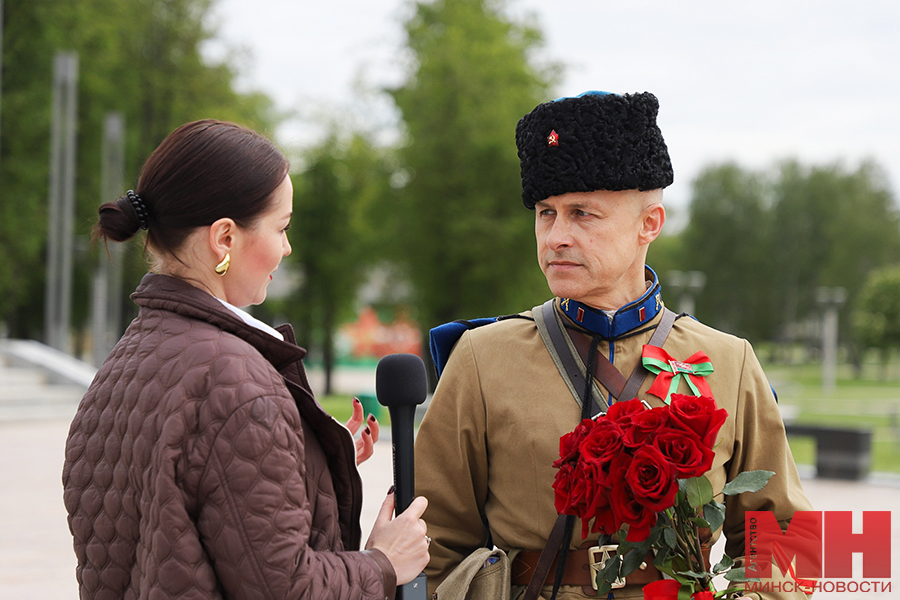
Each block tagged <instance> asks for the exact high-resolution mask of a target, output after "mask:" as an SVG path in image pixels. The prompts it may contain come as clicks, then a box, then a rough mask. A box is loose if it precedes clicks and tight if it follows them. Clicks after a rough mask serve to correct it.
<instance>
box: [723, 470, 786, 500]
mask: <svg viewBox="0 0 900 600" xmlns="http://www.w3.org/2000/svg"><path fill="white" fill-rule="evenodd" d="M774 474H775V473H774V472H773V471H744V472H743V473H738V476H737V477H735V478H734V479H732V480H731V481H729V482H728V483H726V484H725V487H723V488H722V493H723V494H725V495H726V496H735V495H737V494H743V493H744V492H758V491H759V490H761V489H763V487H765V485H766V484H767V483H769V479H770V478H771V477H772V475H774Z"/></svg>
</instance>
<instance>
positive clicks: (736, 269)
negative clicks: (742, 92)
mask: <svg viewBox="0 0 900 600" xmlns="http://www.w3.org/2000/svg"><path fill="white" fill-rule="evenodd" d="M768 230H769V218H768V215H767V211H766V185H765V181H764V180H763V178H762V177H761V176H760V175H758V174H755V173H752V172H748V171H744V170H743V169H741V168H740V167H738V166H737V165H736V164H733V163H729V164H724V165H718V166H712V167H708V168H706V169H705V170H704V171H703V172H701V174H700V175H699V176H698V177H697V179H696V180H695V181H694V183H693V195H692V199H691V205H690V221H689V223H688V225H687V227H686V228H685V230H684V232H683V233H682V248H683V254H682V261H681V264H682V266H681V269H682V270H697V271H702V272H703V273H705V274H706V278H707V279H706V286H705V287H704V290H703V293H702V294H701V295H700V297H699V298H698V299H697V309H696V310H697V316H698V318H700V320H702V321H704V322H707V323H709V324H710V325H713V326H714V327H718V328H720V329H723V330H725V331H729V332H731V333H735V334H739V335H743V336H748V337H756V338H759V337H762V336H767V335H768V334H769V333H770V331H769V326H770V322H769V320H768V319H767V318H766V314H767V312H768V311H767V310H766V308H767V306H768V298H767V294H766V285H765V282H766V277H767V273H768V271H769V269H770V268H771V266H770V264H769V263H768V260H767V256H768V250H769V248H768V247H767V240H768ZM660 276H661V277H663V278H664V280H665V274H664V273H661V274H660Z"/></svg>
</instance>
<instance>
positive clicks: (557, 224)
mask: <svg viewBox="0 0 900 600" xmlns="http://www.w3.org/2000/svg"><path fill="white" fill-rule="evenodd" d="M571 245H572V228H571V225H570V224H569V222H568V220H567V219H565V218H563V217H557V218H555V219H553V224H552V225H551V226H550V232H549V233H548V234H547V246H548V247H550V248H564V247H566V246H571Z"/></svg>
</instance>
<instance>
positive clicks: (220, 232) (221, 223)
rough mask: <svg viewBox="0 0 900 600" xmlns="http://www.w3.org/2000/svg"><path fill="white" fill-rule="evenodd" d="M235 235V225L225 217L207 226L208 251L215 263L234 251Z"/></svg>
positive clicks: (236, 229) (236, 231)
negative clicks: (213, 257)
mask: <svg viewBox="0 0 900 600" xmlns="http://www.w3.org/2000/svg"><path fill="white" fill-rule="evenodd" d="M237 235H238V227H237V223H235V222H234V221H233V220H232V219H229V218H227V217H226V218H223V219H219V220H218V221H215V222H214V223H213V224H212V225H210V226H209V235H208V241H209V249H210V250H211V251H212V253H213V255H214V256H215V257H216V260H217V261H221V260H222V259H223V258H225V255H226V254H228V253H229V252H231V251H232V249H234V246H235V242H236V237H237Z"/></svg>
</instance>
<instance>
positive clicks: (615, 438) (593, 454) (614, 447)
mask: <svg viewBox="0 0 900 600" xmlns="http://www.w3.org/2000/svg"><path fill="white" fill-rule="evenodd" d="M622 435H623V432H622V428H621V427H619V425H618V424H616V423H615V422H613V421H610V420H609V419H606V418H600V419H598V420H597V425H596V427H594V428H593V429H592V430H591V431H590V433H588V434H587V436H585V438H584V440H583V441H582V442H581V459H582V460H583V461H585V462H586V463H588V464H591V465H595V466H597V467H600V468H602V469H604V470H606V471H608V470H609V463H610V461H612V459H613V458H615V457H616V456H617V455H618V454H619V453H620V452H621V451H622Z"/></svg>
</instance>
